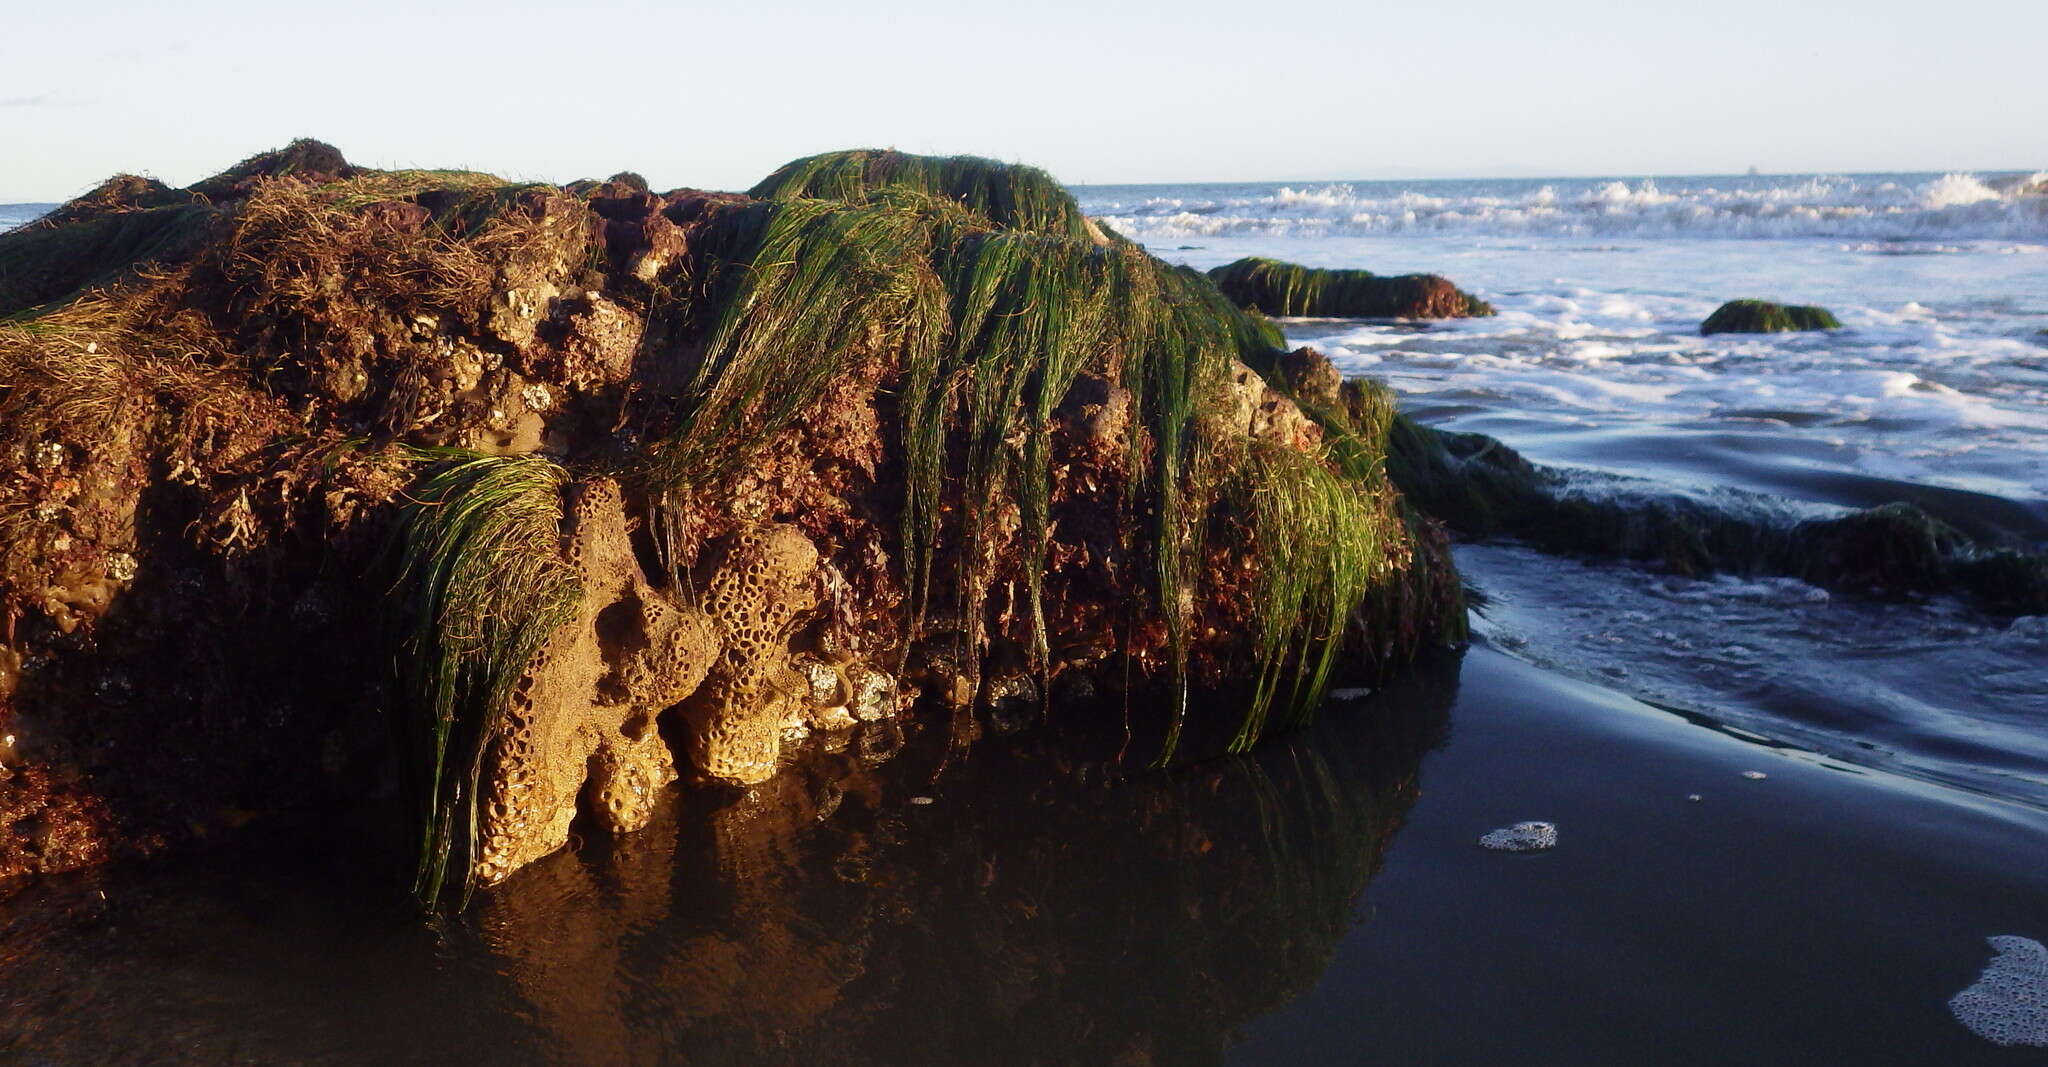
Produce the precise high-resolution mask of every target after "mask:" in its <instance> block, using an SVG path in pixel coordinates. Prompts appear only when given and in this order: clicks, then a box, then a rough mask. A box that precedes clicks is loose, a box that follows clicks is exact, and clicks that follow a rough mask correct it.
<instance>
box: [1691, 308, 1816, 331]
mask: <svg viewBox="0 0 2048 1067" xmlns="http://www.w3.org/2000/svg"><path fill="white" fill-rule="evenodd" d="M1841 328H1842V323H1841V321H1840V320H1839V319H1837V318H1835V316H1834V314H1833V313H1832V312H1830V311H1828V309H1826V308H1824V307H1815V306H1813V305H1810V304H1773V303H1771V302H1770V301H1768V300H1730V301H1728V302H1727V303H1725V304H1722V305H1721V306H1720V307H1718V308H1716V309H1714V313H1713V314H1712V315H1709V316H1707V321H1705V322H1703V323H1700V334H1701V335H1702V336H1705V335H1708V334H1716V333H1791V332H1795V331H1799V330H1839V329H1841Z"/></svg>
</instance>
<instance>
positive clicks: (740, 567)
mask: <svg viewBox="0 0 2048 1067" xmlns="http://www.w3.org/2000/svg"><path fill="white" fill-rule="evenodd" d="M817 568H818V550H817V548H816V547H815V546H813V545H812V544H811V542H810V541H809V539H807V538H805V537H804V535H803V534H802V533H801V532H799V531H798V530H797V528H796V527H794V526H786V525H767V526H756V527H752V528H749V529H746V530H742V531H740V532H739V533H736V534H734V535H732V537H731V539H730V540H729V541H728V542H727V544H726V546H725V549H724V552H723V555H722V557H721V558H720V559H719V560H718V562H717V565H716V567H715V569H714V570H713V571H712V574H711V578H710V580H709V581H708V582H707V583H706V585H705V588H704V599H703V603H704V610H705V611H706V612H707V613H709V614H710V616H711V619H712V621H713V623H714V624H715V625H716V626H717V629H718V634H719V637H720V639H721V651H720V653H719V656H718V662H717V664H716V665H715V666H713V667H712V670H711V677H710V678H709V679H708V680H707V681H706V682H705V684H704V687H703V689H702V690H701V691H699V692H698V693H697V695H696V697H694V698H693V699H692V700H691V701H690V702H689V703H688V704H687V705H685V707H684V714H685V716H686V718H687V720H688V723H689V734H690V761H691V763H692V764H693V765H694V766H695V767H696V768H697V770H698V771H699V772H701V773H702V774H703V775H704V776H705V777H707V778H711V779H713V780H716V781H721V782H726V783H729V784H732V785H742V786H749V785H757V784H759V783H761V782H765V781H767V780H768V779H769V778H771V777H773V776H774V774H775V768H776V763H777V760H779V759H780V758H781V755H782V734H783V727H784V725H785V723H787V722H789V721H790V720H791V719H793V718H796V717H798V716H800V715H801V713H802V708H803V706H804V702H805V701H807V700H808V698H809V695H810V693H811V681H810V679H809V678H806V677H805V676H804V675H802V674H800V673H798V671H797V670H796V669H795V668H794V667H793V666H792V665H791V659H790V650H789V640H790V636H791V632H792V630H793V629H794V628H795V624H796V622H797V621H798V620H799V619H800V618H802V617H803V616H804V615H805V614H807V613H809V612H810V611H812V610H813V609H815V608H816V607H817V606H818V594H817V589H816V585H817V583H816V582H815V581H813V578H814V576H815V573H816V571H817Z"/></svg>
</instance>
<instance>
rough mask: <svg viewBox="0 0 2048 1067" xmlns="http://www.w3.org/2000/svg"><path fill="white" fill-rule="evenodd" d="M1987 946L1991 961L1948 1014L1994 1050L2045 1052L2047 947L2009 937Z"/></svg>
mask: <svg viewBox="0 0 2048 1067" xmlns="http://www.w3.org/2000/svg"><path fill="white" fill-rule="evenodd" d="M1989 940H1990V942H1991V948H1992V951H1993V952H1995V953H1996V955H1994V956H1992V958H1991V962H1990V963H1988V964H1986V965H1985V966H1984V973H1982V974H1980V975H1978V976H1977V980H1976V982H1974V983H1972V984H1971V985H1970V987H1969V988H1968V989H1965V990H1963V991H1962V992H1960V993H1957V994H1956V995H1955V996H1954V997H1953V998H1951V999H1950V1000H1949V1002H1948V1009H1949V1010H1950V1011H1952V1012H1954V1013H1955V1016H1956V1019H1957V1021H1959V1022H1961V1023H1962V1024H1963V1025H1964V1026H1967V1027H1969V1028H1970V1032H1971V1033H1973V1034H1976V1035H1977V1036H1978V1037H1981V1038H1983V1039H1984V1040H1986V1041H1989V1042H1991V1043H1992V1044H1994V1045H2005V1046H2013V1045H2024V1046H2029V1047H2035V1048H2048V946H2044V945H2042V944H2041V943H2040V942H2039V941H2036V940H2034V939H2033V938H2030V937H2014V936H2011V935H2006V936H2001V937H1993V938H1990V939H1989Z"/></svg>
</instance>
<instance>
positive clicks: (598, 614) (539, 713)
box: [476, 480, 719, 884]
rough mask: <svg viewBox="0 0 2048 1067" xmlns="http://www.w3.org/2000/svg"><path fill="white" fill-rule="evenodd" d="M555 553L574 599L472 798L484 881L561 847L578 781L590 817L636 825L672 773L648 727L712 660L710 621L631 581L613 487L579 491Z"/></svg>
mask: <svg viewBox="0 0 2048 1067" xmlns="http://www.w3.org/2000/svg"><path fill="white" fill-rule="evenodd" d="M566 555H567V558H568V561H569V563H570V564H571V566H573V567H574V568H575V569H576V572H577V574H578V576H579V577H580V579H581V581H582V585H583V599H582V603H581V605H580V607H579V608H578V610H577V613H576V617H575V618H574V619H572V620H571V621H569V622H567V623H565V624H563V625H562V626H561V628H559V629H557V630H556V631H555V633H554V634H553V635H552V636H551V637H550V638H549V639H548V642H547V644H546V645H545V646H544V647H543V648H542V650H541V652H540V655H539V656H537V657H536V658H535V659H534V662H533V665H532V667H530V668H529V669H528V670H527V672H526V674H525V676H524V677H522V678H521V679H520V680H519V683H518V685H517V686H516V688H515V689H514V691H513V695H512V700H511V704H510V706H509V707H508V708H507V709H506V717H505V724H504V726H503V727H502V729H501V730H500V733H499V736H498V739H497V754H496V760H495V765H494V770H493V772H492V774H491V777H490V780H489V782H488V783H487V784H486V785H485V786H484V787H483V791H482V796H483V798H484V811H483V817H482V822H483V825H482V827H481V832H480V835H479V836H480V841H481V843H480V845H479V848H478V856H477V865H476V870H477V878H478V880H479V881H482V882H484V883H486V884H489V883H493V882H497V881H501V880H503V879H504V878H505V877H506V876H507V875H509V874H511V873H512V872H513V871H515V870H517V869H519V868H520V867H522V866H525V865H526V864H528V863H531V862H533V861H534V860H536V859H539V858H540V857H542V856H545V855H547V854H548V853H551V852H553V851H555V850H556V849H559V848H561V847H562V846H563V845H564V844H566V843H567V842H568V840H569V824H570V823H571V822H572V821H573V820H574V819H575V817H576V805H577V799H578V797H579V795H580V794H582V793H583V791H584V786H585V783H586V779H587V780H588V784H589V787H590V794H591V799H592V801H593V806H594V809H595V810H594V814H595V815H596V816H597V818H598V819H599V820H601V821H602V822H603V823H604V824H605V825H606V826H607V827H609V828H610V829H611V830H612V831H613V832H615V833H627V832H631V831H633V830H638V829H639V828H640V827H642V826H644V825H646V823H647V819H648V816H649V815H650V813H651V812H652V810H653V805H654V798H655V796H656V794H657V793H658V792H659V791H660V789H661V788H662V787H663V786H665V785H667V784H668V783H670V782H672V781H674V780H675V777H676V772H675V764H674V761H673V759H672V758H671V757H670V755H669V751H668V746H667V745H665V744H663V743H662V740H661V735H660V733H659V732H658V731H657V730H656V729H655V720H656V718H657V717H658V716H659V715H660V714H661V712H662V710H663V709H665V708H667V707H669V706H670V705H672V704H674V703H676V702H677V701H679V700H681V699H683V698H684V697H686V696H688V695H689V694H690V693H691V692H692V691H694V690H695V689H696V688H697V687H698V686H699V685H700V684H701V683H702V682H703V680H704V676H705V674H706V672H707V671H708V670H709V669H710V667H711V664H712V661H713V659H714V658H715V657H716V656H717V654H718V647H719V646H718V636H717V633H716V631H715V630H714V628H713V626H712V624H711V622H710V620H708V619H706V618H705V616H704V615H703V613H702V612H699V611H697V610H695V609H691V608H685V607H683V606H681V605H678V604H676V603H675V602H673V601H672V600H670V599H669V598H668V596H667V595H666V594H664V593H663V592H661V591H660V590H657V589H654V588H653V587H651V586H650V585H649V584H648V582H647V579H646V576H645V575H643V574H642V573H641V571H640V567H639V564H638V563H637V562H636V561H635V560H634V557H633V548H632V543H631V541H630V540H629V539H628V535H627V531H626V516H625V509H624V506H623V504H622V502H621V501H620V497H619V487H618V485H617V483H615V482H612V481H610V480H604V481H599V482H595V483H591V484H589V485H586V486H584V487H583V488H582V490H581V492H580V494H579V496H578V498H577V500H576V502H575V504H574V505H573V506H572V508H571V509H570V520H569V533H568V544H567V549H566Z"/></svg>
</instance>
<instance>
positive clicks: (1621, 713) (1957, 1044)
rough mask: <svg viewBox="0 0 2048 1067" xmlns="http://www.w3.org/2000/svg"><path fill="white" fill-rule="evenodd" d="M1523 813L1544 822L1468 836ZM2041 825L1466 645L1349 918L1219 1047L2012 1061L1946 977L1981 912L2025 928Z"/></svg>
mask: <svg viewBox="0 0 2048 1067" xmlns="http://www.w3.org/2000/svg"><path fill="white" fill-rule="evenodd" d="M1746 771H1761V772H1763V773H1764V774H1765V775H1767V777H1765V778H1763V779H1761V780H1756V779H1750V778H1745V777H1744V776H1743V775H1744V772H1746ZM1693 794H1698V795H1699V797H1700V799H1699V800H1698V801H1696V802H1695V801H1691V800H1689V799H1688V797H1689V796H1690V795H1693ZM1525 819H1544V820H1549V821H1553V822H1555V823H1556V824H1557V825H1558V834H1559V843H1558V845H1557V847H1556V848H1555V849H1553V850H1551V851H1547V852H1542V853H1533V854H1521V855H1512V854H1503V853H1496V852H1488V851H1486V850H1483V849H1481V848H1479V847H1478V845H1477V839H1478V837H1479V836H1480V835H1481V834H1482V833H1484V832H1485V831H1486V830H1488V829H1489V828H1492V827H1496V826H1505V825H1509V824H1511V823H1513V822H1517V821H1521V820H1525ZM2044 845H2048V817H2044V816H2043V815H2042V814H2041V813H2040V812H2037V811H2033V810H2030V809H2025V808H2020V807H2015V806H2011V805H2008V804H2005V803H2003V802H1999V801H1993V800H1984V799H1980V798H1977V797H1974V796H1972V795H1970V794H1966V793H1962V792H1958V791H1956V790H1953V789H1947V788H1943V787H1940V786H1935V785H1928V784H1923V783H1920V782H1916V781H1913V780H1909V779H1906V778H1901V777H1897V776H1893V775H1890V774H1886V773H1882V772H1872V771H1866V770H1862V769H1858V768H1854V767H1850V766H1847V765H1845V764H1841V763H1837V762H1833V761H1830V760H1826V759H1822V758H1819V757H1816V756H1811V755H1808V754H1806V753H1802V752H1799V751H1796V750H1789V749H1779V748H1772V747H1769V746H1766V745H1761V744H1758V743H1755V742H1752V741H1749V740H1746V739H1744V738H1743V737H1741V736H1739V735H1737V734H1734V733H1730V732H1724V731H1723V730H1720V729H1717V728H1715V727H1714V726H1712V725H1711V724H1707V723H1702V722H1696V721H1689V720H1687V719H1686V718H1683V717H1680V716H1678V715H1675V714H1671V713H1668V712H1663V711H1659V710H1657V709H1654V708H1651V707H1649V706H1647V705H1644V704H1641V703H1638V702H1636V701H1633V700H1630V699H1628V698H1625V697H1621V696H1617V695H1615V694H1612V693H1609V692H1607V691H1605V690H1602V689H1598V688H1595V687H1592V686H1589V685H1584V684H1581V683H1577V682H1573V681H1570V680H1567V679H1563V678H1560V677H1558V676H1556V675H1554V674H1549V673H1546V672H1544V671H1540V670H1538V669H1536V668H1534V667H1531V666H1528V665H1526V664H1524V663H1521V662H1518V661H1516V660H1513V659H1510V658H1509V657H1507V656H1505V655H1503V654H1501V653H1498V652H1495V651H1491V650H1486V649H1475V650H1474V651H1473V652H1472V653H1471V654H1470V655H1468V656H1467V657H1466V660H1465V667H1464V672H1463V676H1462V678H1461V686H1460V698H1459V701H1458V705H1457V707H1456V708H1455V709H1454V711H1453V713H1452V729H1451V736H1450V739H1449V742H1448V744H1446V746H1445V747H1444V748H1443V749H1442V750H1440V751H1438V752H1436V753H1434V754H1433V755H1431V756H1430V757H1429V759H1428V760H1427V761H1425V763H1424V765H1423V769H1422V796H1421V799H1420V800H1418V801H1417V803H1416V805H1415V807H1414V809H1413V810H1412V812H1411V813H1410V816H1409V819H1408V823H1407V825H1406V826H1405V827H1404V828H1403V829H1402V831H1401V835H1400V837H1399V838H1398V839H1397V840H1396V841H1395V843H1394V845H1393V848H1392V849H1391V850H1390V851H1389V852H1388V855H1387V858H1386V863H1385V866H1384V867H1383V868H1382V869H1381V871H1380V874H1379V876H1378V877H1377V878H1375V879H1374V881H1373V884H1372V888H1371V891H1370V898H1371V899H1370V903H1369V906H1367V907H1366V908H1364V909H1362V910H1361V912H1360V918H1361V920H1362V922H1361V925H1360V926H1359V928H1358V929H1357V930H1356V931H1355V932H1354V933H1353V934H1352V935H1351V936H1350V937H1348V938H1347V939H1346V940H1345V942H1344V944H1343V945H1342V946H1341V947H1340V948H1339V949H1338V952H1337V954H1336V958H1335V959H1334V960H1333V962H1332V963H1331V966H1330V968H1329V970H1328V971H1327V972H1325V974H1324V975H1323V977H1322V979H1321V981H1320V982H1318V983H1317V985H1316V987H1315V989H1314V990H1312V991H1311V992H1310V993H1308V994H1307V995H1306V996H1304V997H1303V998H1302V999H1301V1000H1299V1001H1298V1002H1296V1003H1294V1004H1292V1005H1290V1006H1288V1007H1287V1008H1285V1009H1282V1010H1281V1011H1279V1012H1276V1013H1274V1014H1273V1015H1271V1016H1269V1017H1267V1018H1264V1019H1261V1020H1259V1021H1258V1022H1256V1023H1254V1024H1252V1025H1251V1026H1249V1027H1247V1029H1246V1038H1245V1041H1244V1043H1243V1044H1242V1045H1240V1046H1239V1047H1238V1048H1236V1049H1235V1050H1234V1051H1233V1057H1232V1058H1233V1059H1234V1060H1236V1061H1237V1062H1241V1063H1262V1062H1263V1063H1280V1062H1317V1063H1353V1062H1380V1061H1384V1062H1395V1063H1421V1062H1440V1063H1477V1062H1566V1061H1570V1062H1606V1063H1617V1062H1637V1063H1719V1064H1726V1063H1980V1062H1981V1063H2007V1062H2009V1063H2022V1062H2039V1061H2040V1057H2041V1056H2042V1055H2043V1052H2042V1050H2039V1049H2032V1050H2024V1049H2001V1048H1999V1047H1997V1046H1994V1045H1991V1044H1989V1043H1988V1042H1986V1041H1984V1040H1982V1039H1980V1038H1978V1037H1976V1036H1975V1035H1974V1034H1971V1033H1970V1032H1969V1031H1968V1030H1966V1029H1965V1028H1964V1027H1963V1026H1962V1025H1960V1024H1959V1023H1957V1022H1956V1020H1955V1019H1954V1018H1953V1017H1952V1016H1951V1015H1950V1013H1949V1011H1948V1008H1947V1001H1948V999H1949V998H1950V997H1951V996H1953V995H1954V994H1955V993H1957V992H1958V991H1960V990H1962V989H1963V988H1964V987H1965V986H1967V985H1969V984H1970V982H1971V981H1972V980H1973V979H1974V978H1975V977H1976V975H1977V973H1978V971H1979V970H1980V969H1981V968H1982V967H1983V965H1984V963H1985V962H1986V961H1987V960H1988V959H1989V958H1990V956H1991V950H1990V949H1989V948H1988V947H1987V946H1986V945H1985V942H1984V939H1985V938H1986V937H1987V936H1990V935H1994V934H2008V933H2011V934H2021V935H2023V936H2027V937H2031V938H2034V939H2036V940H2041V939H2043V938H2044V937H2048V862H2044V852H2043V846H2044Z"/></svg>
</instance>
